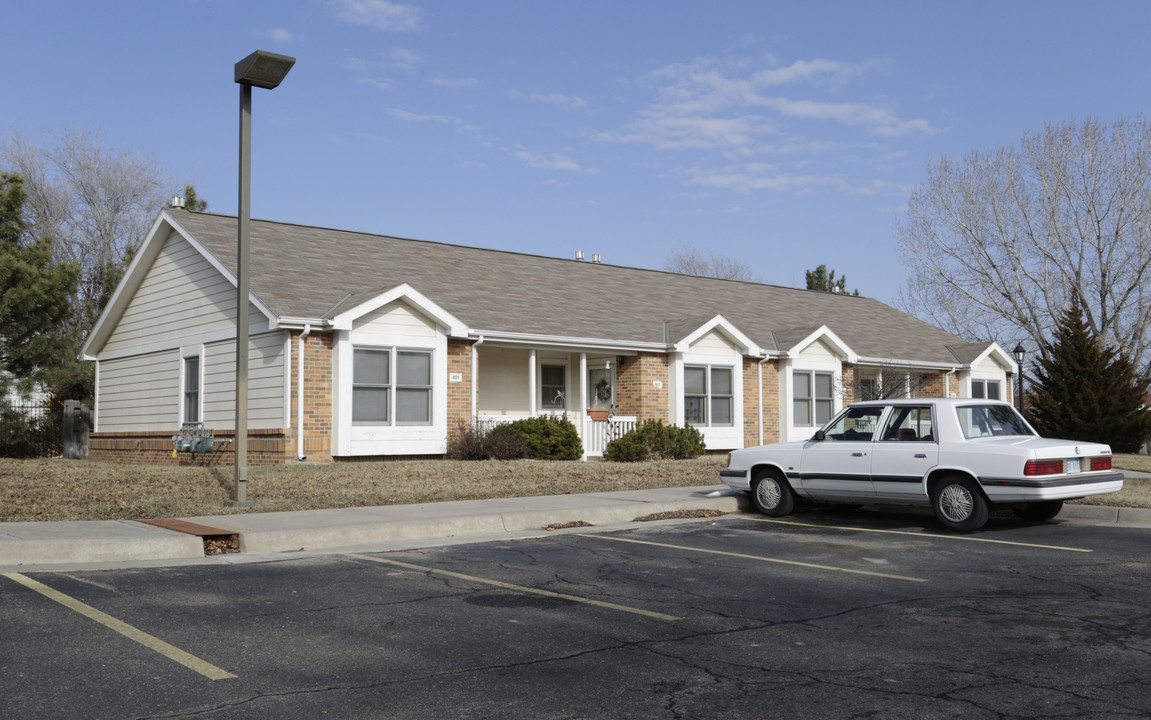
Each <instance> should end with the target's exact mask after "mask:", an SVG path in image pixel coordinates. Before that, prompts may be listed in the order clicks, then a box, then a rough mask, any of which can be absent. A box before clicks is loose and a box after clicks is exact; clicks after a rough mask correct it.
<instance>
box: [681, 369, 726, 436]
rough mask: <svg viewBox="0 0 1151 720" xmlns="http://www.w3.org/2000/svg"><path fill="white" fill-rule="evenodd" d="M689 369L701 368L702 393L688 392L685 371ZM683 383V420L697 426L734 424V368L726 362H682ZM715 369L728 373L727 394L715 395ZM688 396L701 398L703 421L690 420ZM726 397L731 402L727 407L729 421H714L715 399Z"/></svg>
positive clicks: (707, 426)
mask: <svg viewBox="0 0 1151 720" xmlns="http://www.w3.org/2000/svg"><path fill="white" fill-rule="evenodd" d="M689 370H703V384H704V387H703V393H689V392H688V388H687V372H688V371H689ZM683 371H684V384H683V405H684V422H685V423H689V424H691V425H692V426H694V427H697V428H712V427H717V428H730V427H734V426H735V415H736V413H735V400H736V397H735V385H736V382H735V368H734V367H732V366H731V365H726V364H703V363H684V366H683ZM715 371H726V372H727V373H728V374H729V375H730V381H729V384H730V386H731V392H730V393H729V394H723V395H717V394H716V393H715V390H714V382H713V377H712V373H713V372H715ZM689 397H698V398H702V400H703V414H704V418H703V422H692V421H691V420H690V419H689V418H688V414H687V399H688V398H689ZM725 398H726V399H727V400H728V402H730V403H731V407H730V409H729V412H728V414H729V416H730V417H731V421H730V422H725V423H716V422H714V418H715V412H714V407H715V401H716V400H717V399H725Z"/></svg>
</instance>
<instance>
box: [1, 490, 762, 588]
mask: <svg viewBox="0 0 1151 720" xmlns="http://www.w3.org/2000/svg"><path fill="white" fill-rule="evenodd" d="M741 507H750V506H749V499H748V498H747V496H745V495H743V494H741V493H739V492H736V491H733V490H730V489H729V488H727V487H726V486H723V485H710V486H703V487H680V488H662V489H657V490H628V491H622V492H605V493H587V494H574V495H548V496H542V497H526V498H507V499H495V500H463V501H455V502H439V503H423V504H419V505H384V506H379V507H357V508H346V509H338V510H302V511H298V512H271V513H245V514H236V515H213V516H207V517H188V518H178V520H180V521H184V522H185V523H189V524H194V525H197V526H201V527H200V528H199V531H200V533H201V534H205V533H204V530H207V529H210V530H214V531H219V532H218V534H217V533H215V532H213V533H211V535H212V536H217V535H218V536H236V539H237V540H238V542H239V549H240V552H241V553H244V554H249V555H267V554H274V553H287V552H301V551H304V552H313V551H315V552H320V551H329V550H334V549H349V550H352V549H370V548H373V547H380V546H383V545H389V544H394V543H407V544H416V543H421V542H427V541H436V540H440V541H442V540H445V539H450V540H452V541H458V539H460V538H469V539H472V538H474V539H476V540H484V539H493V538H495V537H498V536H501V535H503V536H509V537H511V536H525V535H531V534H540V533H545V532H546V528H547V527H548V526H553V525H562V524H565V523H575V522H584V523H588V524H590V525H593V526H604V525H619V524H622V523H630V522H632V521H634V520H635V519H636V518H638V517H644V516H647V515H654V514H657V513H664V512H676V511H684V510H718V511H722V512H738V511H739V510H740V509H741ZM204 546H205V542H204V539H203V537H201V536H200V535H196V534H189V533H186V532H180V531H178V530H173V529H169V528H165V527H158V526H156V525H152V524H148V523H144V522H136V521H132V520H95V521H75V522H16V523H0V571H11V570H17V569H22V570H27V569H29V568H35V569H41V570H55V569H58V568H60V567H61V566H73V565H85V564H94V563H95V564H107V563H122V562H136V561H168V560H170V561H182V560H190V559H202V558H204V557H205V553H204Z"/></svg>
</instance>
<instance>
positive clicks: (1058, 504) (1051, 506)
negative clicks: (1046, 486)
mask: <svg viewBox="0 0 1151 720" xmlns="http://www.w3.org/2000/svg"><path fill="white" fill-rule="evenodd" d="M1062 509H1063V501H1062V500H1044V501H1042V502H1033V503H1027V504H1026V505H1020V506H1018V507H1016V508H1015V509H1014V510H1013V512H1014V513H1015V514H1016V515H1018V516H1019V517H1021V518H1023V519H1024V520H1028V521H1030V522H1046V521H1048V520H1050V519H1051V518H1053V517H1055V516H1056V515H1058V514H1059V511H1060V510H1062Z"/></svg>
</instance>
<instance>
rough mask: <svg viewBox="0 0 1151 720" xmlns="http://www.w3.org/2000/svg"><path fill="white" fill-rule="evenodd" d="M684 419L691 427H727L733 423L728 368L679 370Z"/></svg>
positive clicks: (733, 402)
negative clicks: (681, 373)
mask: <svg viewBox="0 0 1151 720" xmlns="http://www.w3.org/2000/svg"><path fill="white" fill-rule="evenodd" d="M683 400H684V415H685V419H686V420H687V422H688V423H689V424H691V425H696V426H705V427H730V426H731V425H733V424H734V422H735V384H734V380H733V373H732V369H731V368H730V367H723V366H713V365H686V366H684V368H683Z"/></svg>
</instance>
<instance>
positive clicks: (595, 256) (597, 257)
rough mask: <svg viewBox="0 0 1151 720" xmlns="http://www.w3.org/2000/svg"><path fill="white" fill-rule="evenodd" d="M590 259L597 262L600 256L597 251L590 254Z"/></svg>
mask: <svg viewBox="0 0 1151 720" xmlns="http://www.w3.org/2000/svg"><path fill="white" fill-rule="evenodd" d="M591 261H592V262H593V263H598V262H599V261H600V256H599V253H596V254H595V255H592V256H591Z"/></svg>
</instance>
